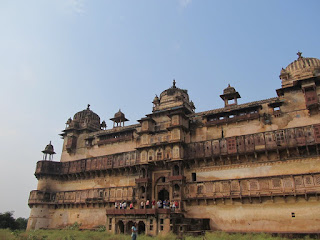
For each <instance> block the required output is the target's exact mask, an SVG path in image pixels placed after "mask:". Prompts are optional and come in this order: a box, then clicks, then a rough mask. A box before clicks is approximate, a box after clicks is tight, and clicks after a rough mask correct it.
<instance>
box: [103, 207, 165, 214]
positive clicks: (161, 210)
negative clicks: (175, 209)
mask: <svg viewBox="0 0 320 240" xmlns="http://www.w3.org/2000/svg"><path fill="white" fill-rule="evenodd" d="M106 213H107V215H156V214H170V213H171V209H165V208H151V209H107V210H106Z"/></svg>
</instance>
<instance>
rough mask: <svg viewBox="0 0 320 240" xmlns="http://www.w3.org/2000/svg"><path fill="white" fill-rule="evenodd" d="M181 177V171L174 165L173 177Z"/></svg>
mask: <svg viewBox="0 0 320 240" xmlns="http://www.w3.org/2000/svg"><path fill="white" fill-rule="evenodd" d="M178 175H180V169H179V166H178V165H174V167H173V176H178Z"/></svg>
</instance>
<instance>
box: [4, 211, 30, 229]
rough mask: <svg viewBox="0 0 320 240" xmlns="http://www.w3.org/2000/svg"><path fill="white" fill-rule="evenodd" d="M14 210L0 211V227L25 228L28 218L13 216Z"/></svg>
mask: <svg viewBox="0 0 320 240" xmlns="http://www.w3.org/2000/svg"><path fill="white" fill-rule="evenodd" d="M13 213H14V212H5V213H0V229H1V228H10V229H11V230H16V229H19V230H25V229H26V228H27V223H28V219H25V218H21V217H19V218H17V219H15V218H14V217H13Z"/></svg>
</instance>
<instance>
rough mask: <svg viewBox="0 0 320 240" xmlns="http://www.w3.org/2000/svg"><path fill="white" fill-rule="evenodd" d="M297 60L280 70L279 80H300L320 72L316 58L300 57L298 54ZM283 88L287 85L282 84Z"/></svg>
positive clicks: (299, 53) (300, 54) (319, 61)
mask: <svg viewBox="0 0 320 240" xmlns="http://www.w3.org/2000/svg"><path fill="white" fill-rule="evenodd" d="M297 55H298V59H297V60H295V61H293V62H292V63H290V64H289V65H288V66H287V67H286V68H285V69H283V68H282V69H281V72H280V79H281V80H283V81H293V80H301V79H306V78H311V77H314V76H315V74H316V73H319V71H320V60H319V59H317V58H305V57H302V53H301V52H298V53H297ZM282 85H283V86H286V85H289V84H288V83H284V82H283V83H282Z"/></svg>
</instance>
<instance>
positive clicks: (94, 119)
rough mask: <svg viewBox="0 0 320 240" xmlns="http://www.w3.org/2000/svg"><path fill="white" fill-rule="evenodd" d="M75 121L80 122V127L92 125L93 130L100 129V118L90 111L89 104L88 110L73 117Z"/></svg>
mask: <svg viewBox="0 0 320 240" xmlns="http://www.w3.org/2000/svg"><path fill="white" fill-rule="evenodd" d="M73 121H75V122H78V123H79V125H80V127H87V126H89V125H90V126H91V127H93V128H97V129H100V117H99V116H98V114H96V113H94V112H93V111H91V110H90V104H88V107H87V109H85V110H82V111H80V112H77V113H76V114H75V115H74V116H73Z"/></svg>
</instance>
